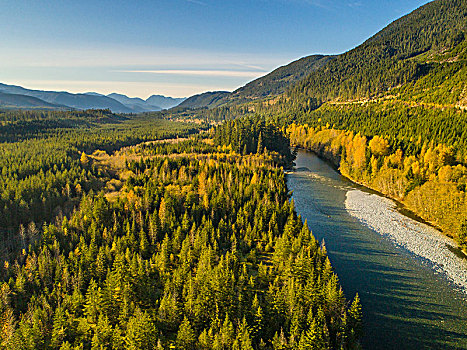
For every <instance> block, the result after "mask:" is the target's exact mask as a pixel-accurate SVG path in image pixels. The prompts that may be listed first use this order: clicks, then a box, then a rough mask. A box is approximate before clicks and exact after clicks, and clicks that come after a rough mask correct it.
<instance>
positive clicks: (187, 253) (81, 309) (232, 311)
mask: <svg viewBox="0 0 467 350" xmlns="http://www.w3.org/2000/svg"><path fill="white" fill-rule="evenodd" d="M39 113H42V112H39ZM87 113H91V115H93V113H94V112H87ZM96 113H101V112H96ZM20 114H21V113H17V116H16V120H12V119H13V118H10V119H9V120H8V122H9V123H10V124H14V123H16V122H24V121H26V122H28V121H30V120H31V119H36V120H42V119H44V120H55V119H60V117H58V118H57V117H56V116H52V115H49V114H48V115H46V116H38V115H35V114H34V113H33V116H32V117H31V116H28V115H27V114H28V113H26V115H24V116H23V117H21V116H20ZM79 117H80V116H77V118H79ZM84 117H85V118H87V117H86V116H84ZM108 117H110V118H114V117H116V116H112V115H108ZM99 118H100V117H99ZM145 118H147V116H146V117H145ZM70 119H73V118H70ZM91 119H92V118H91ZM90 122H91V123H93V125H92V126H89V127H86V128H81V129H76V128H66V130H65V129H63V130H61V129H60V130H56V131H57V133H58V134H60V135H61V136H56V137H55V138H54V137H53V136H52V135H49V134H48V133H49V132H50V133H52V129H50V130H43V131H42V133H40V132H37V133H36V134H35V135H36V136H35V137H31V132H30V131H27V132H25V133H21V132H18V134H17V136H16V137H17V138H18V139H17V141H16V142H10V143H7V142H4V143H2V144H1V147H4V149H8V150H9V152H10V153H9V154H7V153H5V155H4V158H3V159H4V160H3V162H4V163H3V164H5V165H3V168H2V169H3V171H4V172H6V177H3V176H2V181H3V183H4V187H2V191H3V192H2V193H5V195H3V196H2V199H4V202H3V203H5V204H4V208H5V209H4V210H5V213H6V215H2V218H6V219H7V220H12V221H11V222H8V225H10V226H9V227H10V228H9V229H7V230H5V234H7V233H8V232H9V233H8V234H7V235H6V236H5V234H4V236H3V240H4V242H6V241H8V242H14V244H12V245H11V246H9V247H7V248H8V249H6V248H5V249H6V250H5V251H4V253H5V254H4V255H5V256H4V264H3V268H2V271H1V276H2V281H3V282H2V284H1V287H0V312H1V328H0V329H1V347H2V348H5V349H73V348H75V349H153V348H159V349H167V348H169V347H172V348H177V349H323V348H333V349H337V348H339V349H353V348H358V347H359V345H358V339H359V336H360V332H361V306H360V304H359V299H358V296H356V297H355V299H354V301H353V302H352V303H349V302H348V301H347V300H346V298H345V297H344V295H343V292H342V290H341V288H340V286H339V283H338V280H337V276H336V275H335V274H334V273H333V271H332V268H331V265H330V262H329V259H328V258H327V256H326V250H325V248H324V246H320V245H319V244H318V242H317V241H316V240H315V239H314V238H313V236H312V234H311V232H310V231H309V230H308V228H307V225H306V223H303V222H302V220H301V218H300V217H298V216H297V214H296V212H295V210H294V204H293V201H291V200H290V199H289V195H288V191H287V187H286V182H285V177H284V173H283V170H282V168H281V167H279V166H278V162H284V163H285V161H286V160H287V161H288V162H290V161H291V160H292V159H293V155H292V154H291V152H290V149H289V147H288V145H289V141H288V139H287V138H286V137H285V136H284V134H283V133H282V132H281V131H279V130H278V129H277V128H276V127H274V126H273V125H272V124H269V123H266V122H265V121H264V120H262V119H251V118H249V119H245V120H242V121H238V122H235V123H227V124H225V125H224V126H220V127H218V128H216V129H214V130H213V131H212V132H211V134H210V133H205V134H202V135H201V137H196V138H189V139H178V140H177V139H176V136H182V135H188V134H189V133H190V132H192V129H191V128H190V127H188V126H186V125H183V124H180V123H173V122H168V121H164V120H160V119H159V120H153V121H150V122H149V123H148V120H147V119H145V120H138V119H133V120H123V121H119V122H115V121H113V122H112V123H110V124H104V125H102V124H99V123H97V122H96V121H95V120H91V121H90ZM5 125H8V123H5ZM148 126H151V128H149V127H148ZM143 127H144V129H143ZM247 127H248V128H249V129H246V128H247ZM138 128H141V129H138ZM143 130H146V133H144V131H143ZM239 130H242V131H241V132H242V134H238V132H239ZM239 135H241V136H244V137H246V140H248V142H247V143H242V144H239V143H238V142H239ZM99 136H100V137H99ZM112 136H113V137H114V139H113V143H111V140H110V139H108V137H109V138H110V137H112ZM211 136H212V137H213V138H214V140H210V139H209V137H211ZM226 137H230V139H229V140H228V141H226V140H224V138H226ZM158 138H159V139H164V138H166V139H168V140H167V141H163V140H162V141H157V142H145V143H140V144H139V145H136V144H137V143H138V142H140V141H145V140H151V141H152V140H154V139H158ZM93 145H94V148H93ZM122 145H124V146H125V145H126V146H129V147H124V148H121V146H122ZM133 145H136V146H133ZM32 146H34V147H32ZM106 147H107V148H106ZM245 147H246V150H245V151H244V149H245ZM98 148H106V149H107V151H108V152H109V153H108V154H107V153H106V152H105V151H102V150H101V151H97V152H94V153H92V154H91V152H92V151H93V149H94V150H96V149H98ZM240 148H242V153H244V154H243V155H242V153H239V152H237V150H239V149H240ZM83 150H86V151H83ZM112 150H116V151H117V152H115V153H113V154H111V151H112ZM14 152H18V153H14ZM12 154H14V155H15V156H14V157H13V156H12ZM8 155H9V156H8ZM28 159H29V161H27V160H28ZM122 163H123V164H125V165H124V166H123V168H119V167H117V166H116V165H117V164H122ZM112 164H114V165H115V166H114V167H112ZM13 181H16V182H15V183H13ZM118 181H119V182H122V184H123V186H121V187H119V188H115V187H112V186H109V184H115V183H116V182H118ZM20 190H21V191H23V192H21V191H20ZM8 191H10V192H8ZM11 191H17V192H13V193H15V194H14V195H13V194H11V193H12V192H11ZM27 194H30V195H31V199H29V198H26V195H27ZM16 198H17V199H18V200H19V202H20V203H22V202H21V201H24V203H26V204H21V205H22V206H23V207H22V208H23V210H24V211H25V214H24V216H19V215H18V211H14V210H15V209H14V206H13V205H14V204H15V203H16V202H15V199H16ZM36 198H41V200H40V201H38V202H37V204H36V201H37V199H36ZM43 203H47V204H48V207H46V208H49V211H46V210H44V208H45V207H44V204H43ZM41 205H42V207H41ZM67 205H68V206H69V209H68V210H67V209H66V206H67ZM16 210H17V209H16ZM36 211H37V213H36ZM34 215H37V218H36V220H35V221H34V220H33V221H30V222H29V221H28V219H29V220H30V219H31V218H34ZM13 220H17V221H13ZM2 227H4V228H5V227H6V226H4V224H3V223H2Z"/></svg>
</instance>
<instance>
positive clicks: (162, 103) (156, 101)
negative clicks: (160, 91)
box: [146, 95, 186, 109]
mask: <svg viewBox="0 0 467 350" xmlns="http://www.w3.org/2000/svg"><path fill="white" fill-rule="evenodd" d="M185 100H186V97H181V98H174V97H167V96H162V95H152V96H150V97H148V98H147V99H146V102H147V103H149V104H150V105H153V106H159V107H160V108H162V109H169V108H172V107H175V106H178V105H179V104H180V103H182V102H183V101H185Z"/></svg>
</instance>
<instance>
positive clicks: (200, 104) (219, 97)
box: [177, 91, 230, 109]
mask: <svg viewBox="0 0 467 350" xmlns="http://www.w3.org/2000/svg"><path fill="white" fill-rule="evenodd" d="M229 95H230V92H228V91H209V92H204V93H202V94H198V95H194V96H191V97H188V98H187V99H186V100H185V101H183V102H182V103H180V104H179V105H178V106H177V109H178V108H180V109H184V108H191V109H195V108H204V107H216V106H218V105H219V104H221V103H223V101H224V98H226V97H227V96H229Z"/></svg>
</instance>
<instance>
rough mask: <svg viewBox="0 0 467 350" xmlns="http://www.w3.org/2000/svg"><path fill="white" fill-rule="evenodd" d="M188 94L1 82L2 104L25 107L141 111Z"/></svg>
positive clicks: (155, 108)
mask: <svg viewBox="0 0 467 350" xmlns="http://www.w3.org/2000/svg"><path fill="white" fill-rule="evenodd" d="M184 100H185V98H172V97H166V96H162V95H152V96H151V97H149V98H148V99H147V100H143V99H141V98H131V97H128V96H125V95H122V94H117V93H112V94H109V95H107V96H105V95H102V94H98V93H95V92H88V93H84V94H72V93H69V92H65V91H42V90H31V89H25V88H23V87H21V86H15V85H7V84H2V83H0V108H25V109H31V108H34V109H110V110H111V111H112V112H114V113H141V112H151V111H160V110H162V109H168V108H172V107H175V106H176V105H178V104H179V103H180V102H182V101H184Z"/></svg>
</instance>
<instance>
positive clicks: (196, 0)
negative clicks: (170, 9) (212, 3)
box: [186, 0, 207, 6]
mask: <svg viewBox="0 0 467 350" xmlns="http://www.w3.org/2000/svg"><path fill="white" fill-rule="evenodd" d="M186 2H191V3H192V4H196V5H201V6H207V4H206V3H205V2H203V1H199V0H186Z"/></svg>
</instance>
